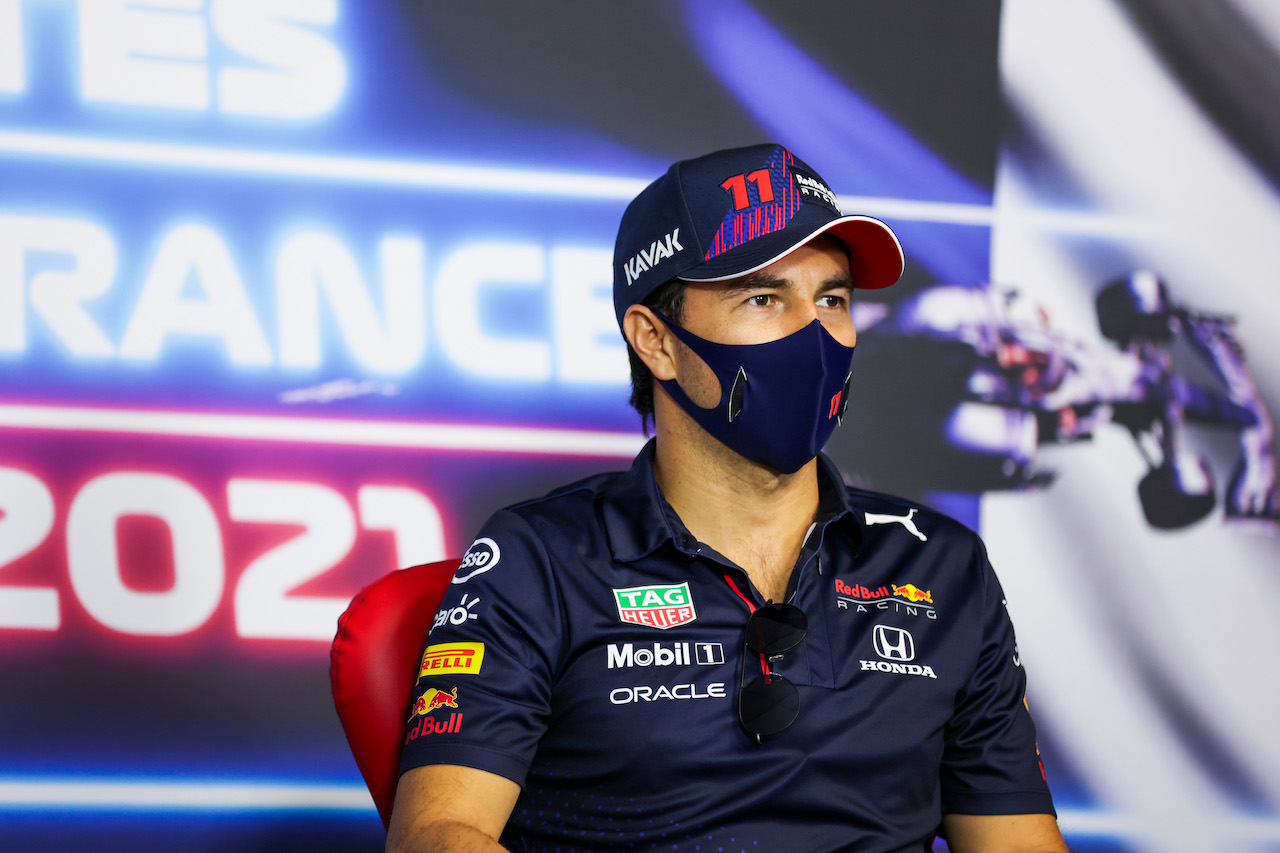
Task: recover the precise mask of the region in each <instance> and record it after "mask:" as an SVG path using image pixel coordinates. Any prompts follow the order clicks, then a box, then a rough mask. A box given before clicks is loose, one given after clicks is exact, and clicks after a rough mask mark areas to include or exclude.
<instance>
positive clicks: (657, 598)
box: [613, 583, 698, 631]
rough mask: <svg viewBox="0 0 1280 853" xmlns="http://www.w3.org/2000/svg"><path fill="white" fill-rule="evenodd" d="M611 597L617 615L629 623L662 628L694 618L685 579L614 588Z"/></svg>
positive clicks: (695, 615) (686, 622)
mask: <svg viewBox="0 0 1280 853" xmlns="http://www.w3.org/2000/svg"><path fill="white" fill-rule="evenodd" d="M613 597H614V600H615V601H616V602H617V604H618V618H620V619H621V620H622V621H623V622H629V623H631V624H632V625H648V626H649V627H650V628H660V629H662V630H664V631H665V630H666V629H667V628H674V627H675V626H677V625H687V624H689V623H690V622H692V621H693V620H695V619H697V618H698V613H697V611H696V610H694V607H693V596H692V595H690V593H689V584H688V583H682V584H676V585H675V586H633V587H630V588H629V589H615V590H614V591H613Z"/></svg>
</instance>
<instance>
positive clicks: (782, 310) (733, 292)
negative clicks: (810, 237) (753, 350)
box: [682, 237, 858, 347]
mask: <svg viewBox="0 0 1280 853" xmlns="http://www.w3.org/2000/svg"><path fill="white" fill-rule="evenodd" d="M852 295H853V279H852V278H850V276H849V258H848V256H847V255H846V254H845V249H844V246H843V244H841V243H840V242H838V241H837V240H835V239H834V238H831V237H819V238H818V239H816V240H814V241H812V242H811V243H808V244H806V245H804V246H801V247H800V248H799V249H796V250H795V251H794V252H792V253H791V254H789V255H787V256H786V257H785V258H783V259H782V260H780V261H776V262H775V263H772V264H770V265H769V266H767V267H765V268H764V269H762V270H759V271H757V272H754V273H751V274H750V275H745V276H741V277H739V278H734V279H729V280H728V281H710V282H689V283H688V284H687V285H686V288H685V304H684V318H683V320H684V321H683V323H682V325H683V326H684V327H685V328H686V329H688V330H689V331H691V332H693V333H694V334H695V335H698V336H699V337H702V338H706V339H707V340H709V341H715V342H716V343H722V344H761V343H767V342H769V341H776V340H778V339H779V338H783V337H786V336H787V335H790V334H792V333H794V332H798V331H800V330H801V329H802V328H804V327H805V326H807V325H809V324H810V323H812V322H813V321H814V320H815V319H816V320H820V321H821V322H822V325H823V326H824V327H825V328H826V330H827V331H828V332H830V333H831V335H832V337H834V338H835V339H836V340H838V341H839V342H840V343H842V344H844V345H845V346H850V347H851V346H853V345H854V342H855V341H856V340H857V337H858V334H857V331H856V330H855V329H854V327H853V318H852V316H851V315H850V312H849V302H850V298H851V297H852Z"/></svg>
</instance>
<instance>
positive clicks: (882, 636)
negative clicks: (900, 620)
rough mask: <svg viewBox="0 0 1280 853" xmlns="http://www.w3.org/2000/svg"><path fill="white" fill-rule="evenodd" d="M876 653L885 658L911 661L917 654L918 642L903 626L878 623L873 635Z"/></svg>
mask: <svg viewBox="0 0 1280 853" xmlns="http://www.w3.org/2000/svg"><path fill="white" fill-rule="evenodd" d="M872 641H873V642H874V643H875V647H876V654H878V655H880V657H882V658H884V659H885V660H897V661H909V660H911V659H913V658H914V657H915V656H916V644H915V641H914V640H913V639H911V634H910V633H909V632H907V631H905V630H903V629H902V628H892V627H890V626H888V625H877V626H876V630H875V633H874V634H873V635H872Z"/></svg>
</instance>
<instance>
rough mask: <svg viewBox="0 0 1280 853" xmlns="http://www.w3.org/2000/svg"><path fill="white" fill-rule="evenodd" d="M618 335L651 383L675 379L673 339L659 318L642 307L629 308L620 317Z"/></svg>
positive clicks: (674, 338) (674, 339)
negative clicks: (643, 364)
mask: <svg viewBox="0 0 1280 853" xmlns="http://www.w3.org/2000/svg"><path fill="white" fill-rule="evenodd" d="M622 333H623V334H624V335H626V337H627V343H629V344H631V348H632V349H633V350H635V351H636V355H638V356H640V360H641V361H643V362H644V363H645V366H646V367H648V368H649V372H650V373H652V374H653V376H654V378H655V379H675V378H676V369H675V359H674V358H673V348H674V346H675V341H676V337H675V335H673V334H671V331H670V330H669V329H667V324H666V323H664V322H662V318H661V317H659V316H658V315H657V314H655V313H654V312H653V311H652V310H650V309H649V308H646V307H645V306H643V305H632V306H631V307H630V308H628V309H627V313H626V314H624V315H622Z"/></svg>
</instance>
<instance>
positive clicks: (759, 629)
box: [747, 604, 809, 655]
mask: <svg viewBox="0 0 1280 853" xmlns="http://www.w3.org/2000/svg"><path fill="white" fill-rule="evenodd" d="M808 631H809V619H808V617H807V616H805V615H804V611H803V610H801V609H800V608H799V607H796V606H795V605H794V604H766V605H765V606H764V607H760V608H757V609H756V611H755V612H754V613H752V614H751V618H750V619H748V620H747V647H748V648H750V649H751V651H753V652H756V653H757V654H762V655H776V654H779V653H780V652H785V651H786V650H787V649H793V648H795V647H796V646H798V645H799V644H800V641H801V640H803V639H804V635H805V634H806V633H808Z"/></svg>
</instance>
